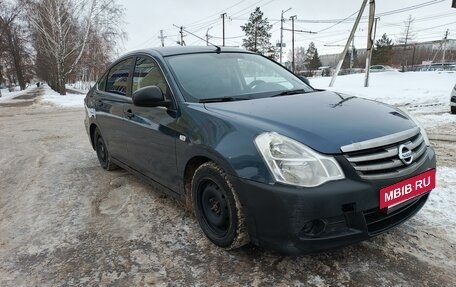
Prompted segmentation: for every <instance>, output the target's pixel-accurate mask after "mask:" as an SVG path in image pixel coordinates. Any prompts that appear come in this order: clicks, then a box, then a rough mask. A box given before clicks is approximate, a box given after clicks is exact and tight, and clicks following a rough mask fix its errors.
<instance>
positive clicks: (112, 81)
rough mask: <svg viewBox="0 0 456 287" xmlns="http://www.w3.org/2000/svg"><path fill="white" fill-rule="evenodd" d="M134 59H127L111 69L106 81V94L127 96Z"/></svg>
mask: <svg viewBox="0 0 456 287" xmlns="http://www.w3.org/2000/svg"><path fill="white" fill-rule="evenodd" d="M131 64H132V59H127V60H124V61H121V62H119V63H118V64H117V65H115V66H114V67H112V68H111V70H110V71H109V74H108V78H107V81H106V90H105V91H106V92H109V93H114V94H118V95H122V96H126V95H127V86H128V84H127V83H128V77H129V75H130V68H131Z"/></svg>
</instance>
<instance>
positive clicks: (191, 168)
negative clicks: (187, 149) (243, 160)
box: [182, 153, 236, 211]
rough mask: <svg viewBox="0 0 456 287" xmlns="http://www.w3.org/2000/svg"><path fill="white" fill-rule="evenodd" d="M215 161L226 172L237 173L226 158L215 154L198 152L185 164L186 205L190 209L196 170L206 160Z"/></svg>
mask: <svg viewBox="0 0 456 287" xmlns="http://www.w3.org/2000/svg"><path fill="white" fill-rule="evenodd" d="M210 161H211V162H214V163H215V164H217V165H218V166H219V167H220V168H221V169H223V170H224V171H225V172H226V173H229V174H233V175H234V174H236V173H235V171H234V169H233V168H232V167H231V166H230V165H229V163H227V162H225V161H224V160H222V159H220V158H217V157H215V156H213V155H209V154H207V153H201V154H196V155H193V156H192V157H190V158H189V159H188V160H187V161H186V164H185V167H184V169H183V177H182V178H183V181H184V182H183V187H184V195H185V205H186V207H187V209H188V210H190V211H191V210H192V198H191V196H192V195H191V194H192V192H191V188H192V179H193V175H194V174H195V171H196V170H197V169H198V167H200V166H201V165H202V164H204V163H206V162H210Z"/></svg>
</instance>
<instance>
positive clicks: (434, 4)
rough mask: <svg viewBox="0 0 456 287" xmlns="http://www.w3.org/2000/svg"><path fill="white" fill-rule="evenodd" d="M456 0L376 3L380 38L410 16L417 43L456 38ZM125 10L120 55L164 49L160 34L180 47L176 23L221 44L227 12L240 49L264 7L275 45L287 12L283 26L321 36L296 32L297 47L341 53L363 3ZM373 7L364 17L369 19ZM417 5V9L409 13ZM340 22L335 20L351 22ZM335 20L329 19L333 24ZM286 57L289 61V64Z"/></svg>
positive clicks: (245, 1) (161, 4) (191, 1)
mask: <svg viewBox="0 0 456 287" xmlns="http://www.w3.org/2000/svg"><path fill="white" fill-rule="evenodd" d="M451 2H452V1H451V0H400V1H398V0H377V1H376V17H379V20H378V22H377V23H378V25H377V32H376V39H378V38H379V37H381V35H382V34H383V33H386V34H387V35H388V36H389V37H390V38H392V39H393V40H397V39H398V38H399V37H401V34H402V33H403V30H404V26H405V25H404V21H406V20H407V18H408V17H409V15H411V16H412V18H414V22H413V23H412V31H413V32H414V33H413V34H414V41H430V40H440V39H442V38H443V36H444V34H445V31H446V30H447V29H449V37H448V38H451V39H456V8H451ZM118 3H119V4H120V5H122V6H123V7H124V8H125V19H124V20H125V31H126V32H127V34H128V39H127V40H125V41H124V43H123V47H122V48H121V53H123V52H127V51H131V50H136V49H142V48H149V47H157V46H159V45H161V42H160V39H159V38H158V36H159V35H160V30H163V34H164V35H165V36H166V39H165V46H173V45H177V44H176V42H177V41H179V30H178V28H176V27H174V26H173V25H177V26H183V27H184V28H186V29H187V30H188V31H189V32H191V33H193V34H196V35H198V36H200V37H202V38H205V35H206V33H207V30H208V29H209V33H208V34H209V35H210V36H212V39H210V42H213V43H214V44H216V45H221V44H222V18H221V16H220V15H221V14H222V13H226V15H227V16H226V20H225V37H226V45H227V46H241V45H242V37H243V36H245V34H244V33H243V31H242V30H241V28H240V26H241V25H244V24H245V23H246V22H247V20H248V17H249V15H250V13H251V12H252V11H253V10H254V9H255V7H257V6H258V7H260V9H261V11H262V12H263V13H264V17H266V18H268V19H269V22H270V24H273V27H272V29H271V32H272V37H271V42H272V43H274V44H275V43H276V42H278V41H279V39H280V15H281V12H282V10H287V9H288V8H291V10H289V11H287V12H286V13H285V14H284V18H285V19H286V21H285V22H284V28H287V29H291V20H289V17H290V16H294V15H296V17H297V18H296V22H295V29H297V30H303V31H313V32H318V33H317V34H308V33H295V47H299V46H303V47H308V45H309V43H310V42H311V41H313V42H314V43H315V45H316V47H317V48H318V51H319V54H320V55H323V54H332V53H340V52H341V51H342V49H343V47H342V45H344V44H345V42H346V40H347V38H348V35H349V33H350V30H351V29H352V27H353V22H354V21H353V20H354V18H356V15H357V13H358V11H359V10H360V7H361V4H362V0H318V1H309V0H224V1H219V0H212V1H208V0H188V1H183V0H168V1H150V0H149V1H148V0H118ZM368 6H369V4H368V5H367V6H366V9H365V10H364V14H363V16H366V17H367V16H368V13H369V12H368V11H369V9H368ZM412 6H415V7H418V8H417V9H413V10H409V11H404V10H407V8H409V7H411V8H414V7H412ZM350 15H353V16H351V19H352V20H351V19H348V20H345V21H343V22H341V23H338V22H339V21H336V20H338V19H340V20H342V19H345V18H348V17H349V16H350ZM328 20H330V21H328ZM185 34H186V35H187V36H186V37H185V38H184V41H185V43H186V45H187V46H190V45H205V42H204V41H203V40H201V39H198V38H196V37H194V36H192V35H190V34H188V33H185ZM291 37H292V36H291V32H290V31H284V33H283V42H284V43H285V44H286V48H284V52H286V51H289V50H290V49H291ZM366 42H367V21H366V19H363V20H362V21H361V23H360V24H359V26H358V29H357V31H356V34H355V47H356V48H358V49H362V48H365V47H366V44H367V43H366ZM285 57H286V56H284V61H285V60H286V58H285Z"/></svg>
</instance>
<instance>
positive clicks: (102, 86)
mask: <svg viewBox="0 0 456 287" xmlns="http://www.w3.org/2000/svg"><path fill="white" fill-rule="evenodd" d="M97 87H98V90H100V91H104V90H105V87H106V74H104V75H103V76H102V77H101V79H100V80H99V81H98V86H97Z"/></svg>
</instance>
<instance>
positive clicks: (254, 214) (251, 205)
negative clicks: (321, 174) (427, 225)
mask: <svg viewBox="0 0 456 287" xmlns="http://www.w3.org/2000/svg"><path fill="white" fill-rule="evenodd" d="M427 149H428V150H427V155H426V156H427V158H426V160H425V161H424V163H423V164H422V165H421V166H420V167H419V168H418V169H417V170H415V171H414V172H413V173H411V174H409V175H407V176H404V177H401V178H394V179H387V180H376V181H366V180H362V179H360V178H359V177H358V176H357V175H355V174H352V173H350V172H349V173H348V174H346V175H347V178H346V179H344V180H340V181H333V182H328V183H326V184H323V185H322V186H319V187H315V188H299V187H293V186H287V185H282V184H273V185H269V184H264V183H258V182H254V181H250V180H245V179H240V178H238V177H231V182H232V183H233V185H234V187H235V189H236V190H237V191H238V194H239V197H240V200H241V202H242V204H243V206H244V209H245V213H246V218H247V223H248V228H249V233H250V237H251V240H252V242H253V243H254V244H257V245H260V246H263V247H266V248H271V249H274V250H277V251H279V252H282V253H286V254H303V253H313V252H318V251H323V250H328V249H333V248H337V247H341V246H345V245H349V244H353V243H356V242H359V241H362V240H365V239H368V238H370V237H373V236H375V235H378V234H380V233H382V232H385V231H386V230H388V229H390V228H392V227H393V226H396V225H398V224H400V223H402V222H404V221H405V220H407V219H409V218H410V217H412V216H413V215H414V214H416V213H417V212H418V211H419V210H420V209H421V207H422V206H423V205H424V203H425V202H426V200H427V198H428V195H429V193H426V194H423V195H421V196H419V197H417V198H414V199H412V200H410V201H407V202H405V203H403V204H401V205H399V206H396V207H395V208H394V209H392V210H390V211H389V213H388V214H387V213H385V212H383V211H380V209H379V191H380V189H381V188H382V187H385V186H389V185H391V184H394V183H396V182H399V181H401V180H404V179H406V178H409V177H412V176H414V175H417V174H420V173H422V172H425V171H427V170H430V169H433V168H435V166H436V159H435V153H434V150H433V149H432V148H430V147H428V148H427Z"/></svg>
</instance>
